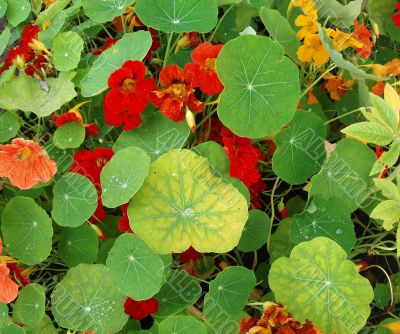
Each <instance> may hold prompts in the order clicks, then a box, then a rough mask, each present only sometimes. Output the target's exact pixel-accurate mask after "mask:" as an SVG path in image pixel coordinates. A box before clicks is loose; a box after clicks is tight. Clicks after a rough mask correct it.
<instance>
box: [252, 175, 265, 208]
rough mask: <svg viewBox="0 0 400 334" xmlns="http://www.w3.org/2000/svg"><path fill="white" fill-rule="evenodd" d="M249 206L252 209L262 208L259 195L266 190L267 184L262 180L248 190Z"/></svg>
mask: <svg viewBox="0 0 400 334" xmlns="http://www.w3.org/2000/svg"><path fill="white" fill-rule="evenodd" d="M249 190H250V204H251V207H252V208H253V209H261V208H262V204H263V203H262V201H261V194H262V193H263V192H264V191H265V190H267V184H266V183H265V182H264V180H263V179H261V175H260V179H259V180H258V181H257V183H254V184H253V185H252V186H251V187H250V188H249Z"/></svg>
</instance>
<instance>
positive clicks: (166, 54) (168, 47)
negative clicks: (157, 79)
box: [163, 32, 174, 68]
mask: <svg viewBox="0 0 400 334" xmlns="http://www.w3.org/2000/svg"><path fill="white" fill-rule="evenodd" d="M173 36H174V33H172V32H171V33H170V34H168V42H167V49H166V50H165V56H164V64H163V68H165V66H167V64H168V59H169V55H170V53H171V43H172V37H173Z"/></svg>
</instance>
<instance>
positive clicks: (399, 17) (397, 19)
mask: <svg viewBox="0 0 400 334" xmlns="http://www.w3.org/2000/svg"><path fill="white" fill-rule="evenodd" d="M396 10H397V11H399V12H398V13H396V14H393V15H392V20H393V22H394V24H395V25H396V26H397V28H399V29H400V2H398V3H397V7H396Z"/></svg>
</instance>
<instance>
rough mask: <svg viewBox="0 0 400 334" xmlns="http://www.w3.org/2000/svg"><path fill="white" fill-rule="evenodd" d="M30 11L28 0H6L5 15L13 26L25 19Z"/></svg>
mask: <svg viewBox="0 0 400 334" xmlns="http://www.w3.org/2000/svg"><path fill="white" fill-rule="evenodd" d="M30 12H31V4H30V2H29V0H8V6H7V12H6V16H7V19H8V22H9V23H10V24H11V25H12V26H13V27H16V26H17V25H19V24H20V23H21V22H22V21H25V20H26V19H27V18H28V16H29V14H30Z"/></svg>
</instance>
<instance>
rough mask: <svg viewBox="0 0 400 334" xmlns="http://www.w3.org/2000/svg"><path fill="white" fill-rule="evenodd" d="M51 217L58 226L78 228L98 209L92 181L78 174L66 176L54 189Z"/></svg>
mask: <svg viewBox="0 0 400 334" xmlns="http://www.w3.org/2000/svg"><path fill="white" fill-rule="evenodd" d="M53 193H54V197H53V210H52V211H51V215H52V217H53V219H54V220H55V221H56V223H57V224H58V225H61V226H69V227H78V226H80V225H82V224H83V223H84V222H85V221H87V220H88V219H89V218H90V217H91V216H92V214H93V213H94V212H95V210H96V208H97V191H96V188H95V187H94V185H93V183H92V182H90V180H89V179H88V178H87V177H85V176H83V175H80V174H77V173H67V174H65V175H64V176H63V177H62V178H61V179H60V180H59V181H58V182H57V183H56V184H55V185H54V187H53Z"/></svg>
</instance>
